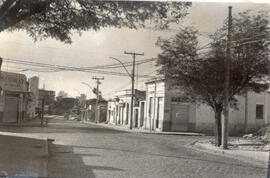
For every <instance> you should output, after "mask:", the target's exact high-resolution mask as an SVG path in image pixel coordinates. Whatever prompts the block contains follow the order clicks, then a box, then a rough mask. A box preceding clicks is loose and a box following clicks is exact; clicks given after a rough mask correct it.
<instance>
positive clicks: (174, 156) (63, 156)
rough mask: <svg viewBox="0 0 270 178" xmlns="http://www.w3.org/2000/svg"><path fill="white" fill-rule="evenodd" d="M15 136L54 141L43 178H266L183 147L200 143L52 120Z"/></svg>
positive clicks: (232, 162) (226, 160)
mask: <svg viewBox="0 0 270 178" xmlns="http://www.w3.org/2000/svg"><path fill="white" fill-rule="evenodd" d="M13 131H16V128H14V129H13ZM17 132H23V133H25V134H29V135H33V134H34V135H36V136H42V137H49V138H54V139H55V142H54V144H53V145H51V147H50V154H51V155H50V158H49V163H48V175H49V177H76V178H78V177H90V178H95V177H101V178H103V177H105V178H106V177H109V178H111V177H116V178H118V177H120V178H121V177H123V178H127V177H132V178H133V177H134V178H135V177H138V178H140V177H147V178H151V177H153V178H159V177H162V178H163V177H164V178H165V177H166V178H167V177H168V178H169V177H173V178H175V177H180V178H181V177H192V178H193V177H194V178H201V177H203V178H204V177H205V178H225V177H226V178H235V177H236V178H241V177H243V178H249V177H250V178H256V177H258V178H265V177H267V169H266V168H265V167H259V166H256V165H252V164H250V163H244V162H241V161H238V160H237V159H232V158H225V157H221V156H217V155H212V154H208V153H203V152H199V151H195V150H193V149H190V148H188V147H187V145H189V144H191V143H193V142H194V141H196V140H200V139H205V137H198V136H196V137H192V136H172V135H151V134H140V133H137V134H136V133H127V132H123V131H116V130H112V129H109V128H103V127H101V126H97V125H87V124H82V123H79V122H76V121H65V120H63V119H62V118H60V117H59V118H55V119H52V120H51V121H50V123H49V126H48V128H40V127H36V128H28V127H25V128H23V129H22V128H20V129H18V130H17Z"/></svg>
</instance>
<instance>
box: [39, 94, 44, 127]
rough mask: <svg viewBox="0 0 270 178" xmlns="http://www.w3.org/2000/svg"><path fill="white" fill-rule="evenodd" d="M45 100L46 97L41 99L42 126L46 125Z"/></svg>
mask: <svg viewBox="0 0 270 178" xmlns="http://www.w3.org/2000/svg"><path fill="white" fill-rule="evenodd" d="M44 102H45V99H44V98H42V100H41V111H40V118H41V127H43V125H44Z"/></svg>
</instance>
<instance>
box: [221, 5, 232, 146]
mask: <svg viewBox="0 0 270 178" xmlns="http://www.w3.org/2000/svg"><path fill="white" fill-rule="evenodd" d="M231 30H232V6H229V14H228V36H227V50H226V55H227V56H226V59H225V60H226V61H225V91H224V94H225V99H224V118H223V119H222V139H221V146H222V148H223V149H227V148H228V123H229V94H230V91H229V89H230V63H231V51H230V50H231Z"/></svg>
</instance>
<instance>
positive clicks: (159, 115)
mask: <svg viewBox="0 0 270 178" xmlns="http://www.w3.org/2000/svg"><path fill="white" fill-rule="evenodd" d="M163 109H164V108H163V97H158V98H157V118H156V128H160V122H161V121H162V120H163Z"/></svg>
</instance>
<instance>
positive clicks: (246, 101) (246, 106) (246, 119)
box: [244, 89, 248, 134]
mask: <svg viewBox="0 0 270 178" xmlns="http://www.w3.org/2000/svg"><path fill="white" fill-rule="evenodd" d="M245 92H246V93H245V122H244V132H245V134H247V131H248V129H247V123H248V90H247V89H246V91H245Z"/></svg>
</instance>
